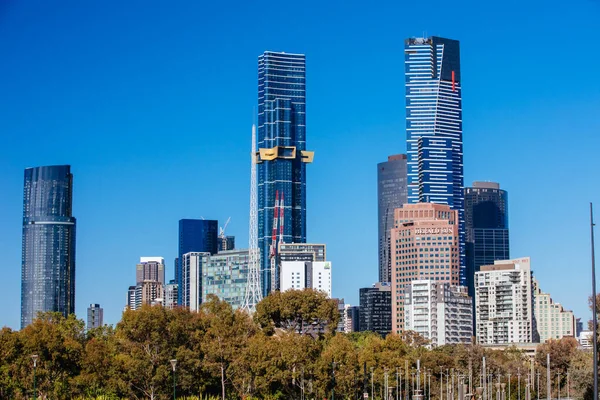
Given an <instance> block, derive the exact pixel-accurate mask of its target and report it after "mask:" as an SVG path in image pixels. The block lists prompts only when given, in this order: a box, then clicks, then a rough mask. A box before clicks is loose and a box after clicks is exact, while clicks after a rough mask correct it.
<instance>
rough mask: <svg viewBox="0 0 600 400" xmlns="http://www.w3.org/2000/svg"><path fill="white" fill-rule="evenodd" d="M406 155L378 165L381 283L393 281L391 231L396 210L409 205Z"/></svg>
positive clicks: (389, 158) (397, 156)
mask: <svg viewBox="0 0 600 400" xmlns="http://www.w3.org/2000/svg"><path fill="white" fill-rule="evenodd" d="M406 173H407V171H406V154H397V155H394V156H389V157H388V160H387V161H386V162H382V163H379V164H377V221H378V237H379V240H378V243H379V282H391V280H392V253H391V247H390V246H391V244H390V230H391V229H392V228H393V227H394V210H395V209H396V208H400V207H402V205H404V204H406V203H407V196H408V192H407V175H406Z"/></svg>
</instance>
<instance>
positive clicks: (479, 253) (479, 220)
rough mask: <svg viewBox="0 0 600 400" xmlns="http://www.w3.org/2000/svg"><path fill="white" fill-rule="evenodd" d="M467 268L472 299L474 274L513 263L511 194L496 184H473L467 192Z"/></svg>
mask: <svg viewBox="0 0 600 400" xmlns="http://www.w3.org/2000/svg"><path fill="white" fill-rule="evenodd" d="M465 227H466V266H467V287H468V288H469V295H470V296H474V295H475V273H476V272H477V271H479V268H480V267H481V266H482V265H491V264H493V263H494V261H496V260H508V259H510V248H509V239H508V193H507V192H506V191H505V190H501V189H500V185H499V184H498V183H495V182H473V187H467V188H465Z"/></svg>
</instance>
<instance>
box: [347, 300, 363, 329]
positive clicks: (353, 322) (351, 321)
mask: <svg viewBox="0 0 600 400" xmlns="http://www.w3.org/2000/svg"><path fill="white" fill-rule="evenodd" d="M344 312H345V314H344V332H345V333H352V332H358V331H360V324H359V314H360V307H358V306H351V305H350V304H346V305H345V306H344Z"/></svg>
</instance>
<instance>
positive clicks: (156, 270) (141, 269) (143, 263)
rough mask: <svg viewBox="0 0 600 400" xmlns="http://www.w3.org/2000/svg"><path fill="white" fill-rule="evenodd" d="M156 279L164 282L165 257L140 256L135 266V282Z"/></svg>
mask: <svg viewBox="0 0 600 400" xmlns="http://www.w3.org/2000/svg"><path fill="white" fill-rule="evenodd" d="M144 281H157V282H160V283H161V284H163V285H164V284H165V259H164V258H162V257H140V263H139V264H138V265H137V266H136V271H135V282H136V283H139V282H144Z"/></svg>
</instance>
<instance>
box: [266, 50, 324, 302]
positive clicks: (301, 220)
mask: <svg viewBox="0 0 600 400" xmlns="http://www.w3.org/2000/svg"><path fill="white" fill-rule="evenodd" d="M305 70H306V58H305V56H304V55H303V54H289V53H277V52H271V51H266V52H264V53H263V54H261V55H260V56H259V57H258V137H257V141H258V143H257V144H258V145H257V149H258V152H257V154H256V162H257V164H258V165H257V167H258V168H257V174H258V188H257V191H258V247H259V249H260V251H261V287H262V291H263V296H266V295H268V294H269V292H271V289H272V283H271V263H270V259H269V247H270V245H271V241H272V228H273V217H274V206H275V198H276V194H279V199H280V201H281V200H283V204H282V206H280V209H281V210H283V213H284V217H283V222H284V228H283V242H285V243H305V242H306V163H310V162H312V160H313V156H314V153H313V152H311V151H307V150H306V88H305V85H306V72H305ZM278 234H279V230H278Z"/></svg>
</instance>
